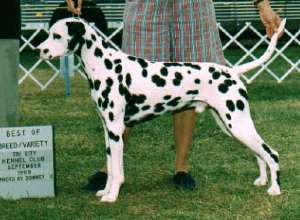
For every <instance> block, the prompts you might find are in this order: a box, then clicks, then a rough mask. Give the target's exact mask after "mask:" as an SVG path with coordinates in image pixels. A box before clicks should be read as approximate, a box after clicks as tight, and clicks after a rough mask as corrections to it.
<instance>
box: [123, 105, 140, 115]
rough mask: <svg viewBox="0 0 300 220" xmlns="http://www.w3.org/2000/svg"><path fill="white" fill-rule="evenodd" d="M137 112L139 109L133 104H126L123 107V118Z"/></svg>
mask: <svg viewBox="0 0 300 220" xmlns="http://www.w3.org/2000/svg"><path fill="white" fill-rule="evenodd" d="M138 112H139V108H138V107H137V106H136V105H134V104H127V105H126V106H125V116H132V115H135V114H137V113H138Z"/></svg>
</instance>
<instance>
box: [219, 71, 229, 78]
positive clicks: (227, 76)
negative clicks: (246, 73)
mask: <svg viewBox="0 0 300 220" xmlns="http://www.w3.org/2000/svg"><path fill="white" fill-rule="evenodd" d="M221 74H222V75H223V76H225V77H226V78H231V75H230V74H229V73H226V72H224V71H222V72H221Z"/></svg>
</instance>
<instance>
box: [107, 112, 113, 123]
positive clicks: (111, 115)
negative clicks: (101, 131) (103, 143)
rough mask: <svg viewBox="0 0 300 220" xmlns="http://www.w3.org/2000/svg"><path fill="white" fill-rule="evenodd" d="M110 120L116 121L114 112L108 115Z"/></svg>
mask: <svg viewBox="0 0 300 220" xmlns="http://www.w3.org/2000/svg"><path fill="white" fill-rule="evenodd" d="M108 118H109V120H110V121H113V120H114V114H113V113H112V112H109V113H108Z"/></svg>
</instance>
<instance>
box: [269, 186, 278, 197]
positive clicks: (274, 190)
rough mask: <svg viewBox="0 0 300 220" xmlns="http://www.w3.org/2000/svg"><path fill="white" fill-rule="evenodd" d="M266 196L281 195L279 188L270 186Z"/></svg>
mask: <svg viewBox="0 0 300 220" xmlns="http://www.w3.org/2000/svg"><path fill="white" fill-rule="evenodd" d="M268 194H269V195H270V196H278V195H280V194H281V192H280V188H279V186H271V187H270V188H269V189H268Z"/></svg>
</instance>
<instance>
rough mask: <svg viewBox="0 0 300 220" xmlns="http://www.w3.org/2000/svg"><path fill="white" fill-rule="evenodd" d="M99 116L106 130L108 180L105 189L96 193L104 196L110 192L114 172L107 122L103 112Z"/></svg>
mask: <svg viewBox="0 0 300 220" xmlns="http://www.w3.org/2000/svg"><path fill="white" fill-rule="evenodd" d="M99 117H100V119H101V122H102V126H103V130H104V138H105V147H106V167H107V181H106V185H105V188H104V189H103V190H99V191H97V193H96V196H98V197H102V196H104V195H106V194H108V193H109V191H110V187H111V182H112V175H111V174H112V172H111V157H110V155H109V150H108V149H110V146H109V140H108V138H109V137H108V132H107V128H106V124H105V122H104V119H103V118H102V116H101V114H99Z"/></svg>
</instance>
